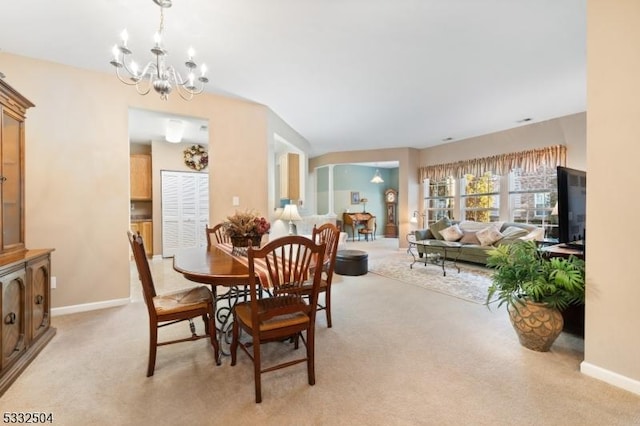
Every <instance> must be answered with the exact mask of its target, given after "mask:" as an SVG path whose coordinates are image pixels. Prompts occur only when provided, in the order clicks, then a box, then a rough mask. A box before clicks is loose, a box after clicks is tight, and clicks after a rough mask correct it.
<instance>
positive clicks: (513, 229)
mask: <svg viewBox="0 0 640 426" xmlns="http://www.w3.org/2000/svg"><path fill="white" fill-rule="evenodd" d="M501 232H502V235H504V237H505V238H507V237H509V238H517V237H524V236H525V235H527V234H528V233H529V231H528V230H526V229H524V228H520V227H518V226H508V227H507V229H505V230H504V231H501Z"/></svg>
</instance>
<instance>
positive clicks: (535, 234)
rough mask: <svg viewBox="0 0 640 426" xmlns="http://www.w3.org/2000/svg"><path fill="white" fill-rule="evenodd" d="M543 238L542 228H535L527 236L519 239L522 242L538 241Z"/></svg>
mask: <svg viewBox="0 0 640 426" xmlns="http://www.w3.org/2000/svg"><path fill="white" fill-rule="evenodd" d="M543 238H544V228H536V229H534V230H533V231H531V232H529V233H528V234H527V235H525V236H523V237H520V239H521V240H523V241H540V240H542V239H543Z"/></svg>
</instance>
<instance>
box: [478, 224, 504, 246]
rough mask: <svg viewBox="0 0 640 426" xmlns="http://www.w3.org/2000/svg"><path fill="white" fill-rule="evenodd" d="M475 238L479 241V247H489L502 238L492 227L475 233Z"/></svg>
mask: <svg viewBox="0 0 640 426" xmlns="http://www.w3.org/2000/svg"><path fill="white" fill-rule="evenodd" d="M476 237H478V240H479V241H480V245H481V246H490V245H492V244H493V243H495V242H496V241H498V240H499V239H501V238H502V237H504V235H502V233H501V232H500V231H499V230H498V228H497V227H496V226H494V225H491V226H487V227H486V228H484V229H483V230H481V231H478V232H476Z"/></svg>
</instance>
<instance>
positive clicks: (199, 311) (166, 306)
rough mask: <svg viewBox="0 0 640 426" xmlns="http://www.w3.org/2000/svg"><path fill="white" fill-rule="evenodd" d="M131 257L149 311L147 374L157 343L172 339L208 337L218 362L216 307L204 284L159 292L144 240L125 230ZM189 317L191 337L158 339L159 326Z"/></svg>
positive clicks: (169, 341) (185, 319) (148, 375)
mask: <svg viewBox="0 0 640 426" xmlns="http://www.w3.org/2000/svg"><path fill="white" fill-rule="evenodd" d="M127 234H128V236H129V243H130V244H131V250H132V251H133V257H134V259H135V262H136V267H137V268H138V275H139V278H140V282H141V283H142V293H143V296H144V302H145V304H146V305H147V311H148V312H149V363H148V366H147V377H150V376H153V372H154V370H155V365H156V350H157V348H158V346H164V345H170V344H173V343H180V342H188V341H193V340H198V339H202V338H207V337H208V338H210V340H211V346H213V352H214V356H215V359H216V363H218V364H219V356H218V355H219V350H218V340H217V338H216V324H215V314H214V312H215V310H214V306H213V300H214V299H213V296H212V294H211V291H209V289H208V288H207V287H204V286H197V287H191V288H187V289H182V290H179V291H175V292H172V293H168V294H163V295H158V294H157V293H156V289H155V286H154V284H153V277H152V276H151V269H150V268H149V261H148V260H147V256H146V255H145V251H144V242H143V241H142V237H140V234H137V235H134V234H133V233H132V232H131V231H128V232H127ZM197 317H202V320H203V321H204V334H197V333H196V328H195V324H194V323H193V318H197ZM182 321H189V328H190V331H191V336H190V337H185V338H181V339H175V340H167V341H163V342H158V329H159V328H161V327H165V326H167V325H172V324H176V323H179V322H182Z"/></svg>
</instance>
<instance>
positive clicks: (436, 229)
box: [429, 216, 451, 240]
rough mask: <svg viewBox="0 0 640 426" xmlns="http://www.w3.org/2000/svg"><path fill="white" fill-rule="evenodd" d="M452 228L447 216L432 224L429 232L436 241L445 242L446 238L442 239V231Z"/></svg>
mask: <svg viewBox="0 0 640 426" xmlns="http://www.w3.org/2000/svg"><path fill="white" fill-rule="evenodd" d="M450 226H451V219H449V218H448V217H446V216H445V217H443V218H442V219H440V220H439V221H437V222H436V223H432V224H431V225H429V231H431V233H432V234H433V236H434V238H435V239H436V240H443V239H444V238H442V235H440V231H442V230H443V229H445V228H448V227H450Z"/></svg>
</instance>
